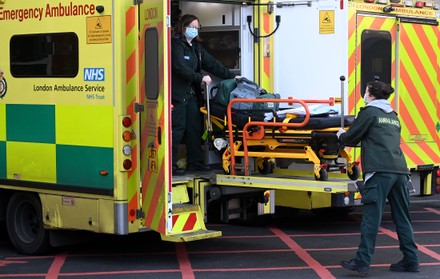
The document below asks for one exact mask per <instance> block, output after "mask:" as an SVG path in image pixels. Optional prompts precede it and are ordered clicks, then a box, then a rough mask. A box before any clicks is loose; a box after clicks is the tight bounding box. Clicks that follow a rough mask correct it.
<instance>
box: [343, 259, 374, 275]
mask: <svg viewBox="0 0 440 279" xmlns="http://www.w3.org/2000/svg"><path fill="white" fill-rule="evenodd" d="M341 266H342V267H343V268H345V269H348V270H351V271H356V272H358V273H359V275H361V276H367V274H368V271H369V270H370V269H369V268H368V267H366V266H361V265H359V264H357V263H356V260H354V259H353V260H349V261H342V262H341Z"/></svg>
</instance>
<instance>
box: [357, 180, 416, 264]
mask: <svg viewBox="0 0 440 279" xmlns="http://www.w3.org/2000/svg"><path fill="white" fill-rule="evenodd" d="M407 182H408V176H407V175H405V174H396V173H380V172H378V173H375V174H374V175H373V176H372V177H371V178H370V179H368V180H367V182H366V183H365V188H364V189H363V190H362V191H361V194H362V203H363V217H362V225H361V242H360V244H359V248H358V251H357V254H356V259H355V260H356V262H358V263H359V264H360V265H363V266H366V267H369V266H370V264H371V259H372V258H373V255H374V248H375V246H376V237H377V233H378V230H379V226H380V224H381V221H382V214H383V211H384V208H385V204H386V199H387V198H388V201H389V204H390V207H391V217H392V220H393V222H394V224H395V226H396V232H397V235H398V237H399V248H400V251H402V253H403V260H404V261H405V262H406V263H407V264H410V265H418V264H419V259H418V256H417V245H416V243H415V241H414V233H413V228H412V224H411V216H410V212H409V194H408V190H407V187H406V184H407ZM399 260H400V259H396V262H398V261H399Z"/></svg>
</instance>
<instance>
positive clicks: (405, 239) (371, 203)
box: [337, 81, 419, 276]
mask: <svg viewBox="0 0 440 279" xmlns="http://www.w3.org/2000/svg"><path fill="white" fill-rule="evenodd" d="M393 92H394V89H393V88H392V87H391V86H390V85H388V84H385V83H384V82H381V81H373V82H370V83H368V85H367V87H366V90H365V95H364V96H363V97H364V101H365V104H366V106H365V107H364V108H362V109H361V111H360V112H359V114H358V116H357V118H356V119H355V120H354V121H353V123H352V124H351V125H350V128H349V129H348V131H347V132H345V130H344V129H340V130H339V132H338V133H337V136H338V138H339V140H340V141H341V142H342V143H343V144H344V145H346V146H356V145H357V144H358V143H359V142H360V143H361V163H362V172H363V176H364V187H363V189H361V195H362V203H363V217H362V225H361V242H360V244H359V247H358V251H357V253H356V257H355V258H354V259H352V260H348V261H342V262H341V266H342V267H344V268H345V269H349V270H352V271H356V272H358V273H359V274H360V275H363V276H365V275H367V274H368V271H369V268H370V264H371V259H372V257H373V254H374V249H375V245H376V237H377V233H378V229H379V226H380V224H381V221H382V214H383V211H384V207H385V204H386V200H387V199H388V201H389V204H390V207H391V216H392V219H393V222H394V224H395V226H396V231H397V235H398V237H399V243H400V251H402V253H403V259H402V260H401V261H399V262H398V263H395V264H392V265H391V266H390V270H391V271H409V272H418V271H419V259H418V255H417V245H416V243H415V241H414V233H413V227H412V223H411V217H410V213H409V203H410V200H409V193H408V189H407V184H408V180H409V174H410V172H409V171H408V168H407V165H406V161H405V157H404V155H403V153H402V150H401V149H400V131H401V127H400V122H399V119H398V117H397V113H396V112H394V110H393V109H392V107H391V104H390V102H389V101H388V98H389V97H390V95H391V94H392V93H393Z"/></svg>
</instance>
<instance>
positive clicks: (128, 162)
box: [122, 159, 133, 170]
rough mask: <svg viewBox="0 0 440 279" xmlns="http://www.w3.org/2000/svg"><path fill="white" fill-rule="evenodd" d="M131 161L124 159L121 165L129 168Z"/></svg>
mask: <svg viewBox="0 0 440 279" xmlns="http://www.w3.org/2000/svg"><path fill="white" fill-rule="evenodd" d="M132 165H133V164H132V162H131V160H129V159H126V160H124V163H123V164H122V166H123V167H124V169H126V170H129V169H131V167H132Z"/></svg>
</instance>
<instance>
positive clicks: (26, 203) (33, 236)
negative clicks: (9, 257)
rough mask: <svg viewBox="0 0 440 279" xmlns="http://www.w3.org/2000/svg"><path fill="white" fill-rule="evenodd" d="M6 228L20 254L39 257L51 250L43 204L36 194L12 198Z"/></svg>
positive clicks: (8, 208) (17, 194) (23, 194)
mask: <svg viewBox="0 0 440 279" xmlns="http://www.w3.org/2000/svg"><path fill="white" fill-rule="evenodd" d="M6 227H7V231H8V235H9V239H10V240H11V243H12V245H13V246H14V247H15V248H16V249H17V251H18V252H20V253H22V254H28V255H37V254H42V253H45V252H47V251H48V250H49V248H50V241H49V232H48V231H47V230H46V229H45V228H44V223H43V218H42V209H41V202H40V200H39V198H38V196H36V195H35V194H31V193H16V194H14V195H13V196H12V197H11V199H10V200H9V203H8V207H7V211H6Z"/></svg>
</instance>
